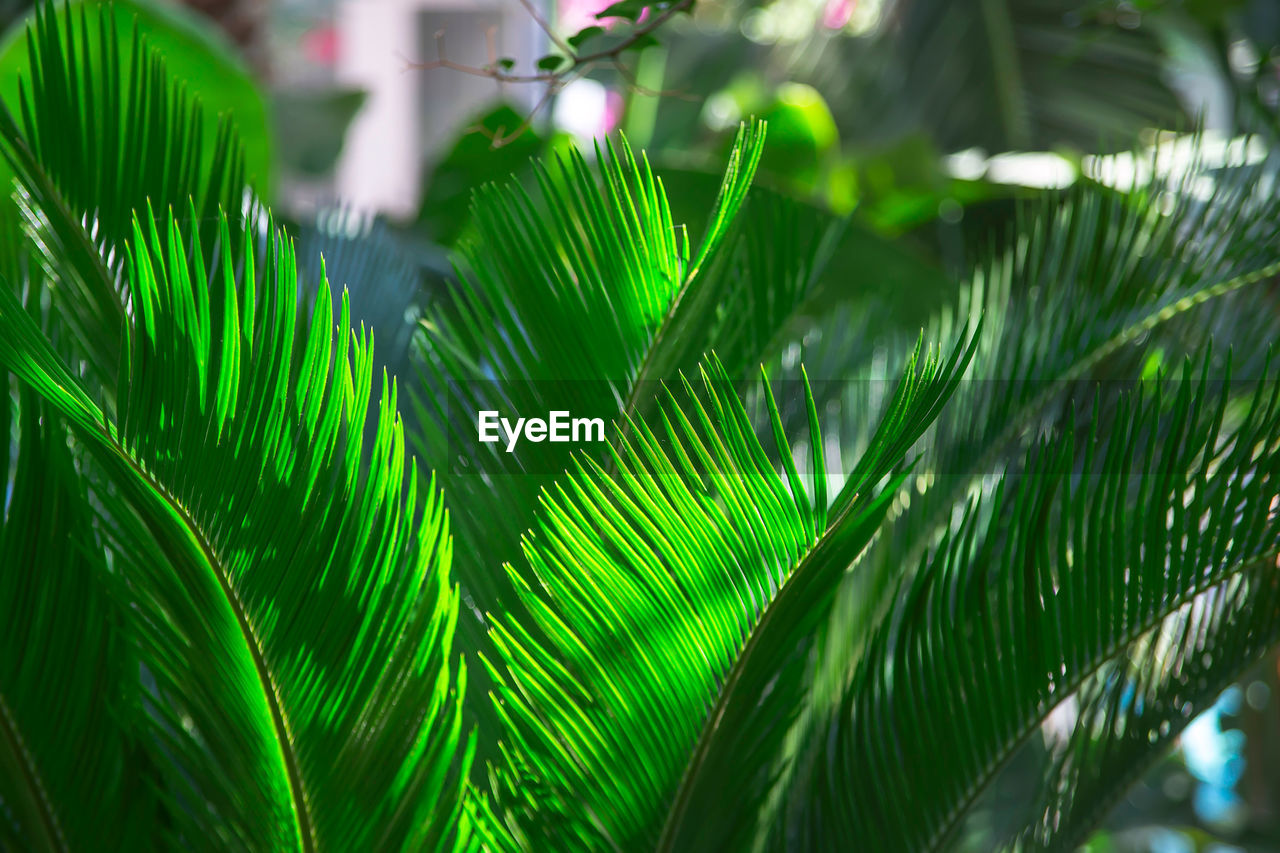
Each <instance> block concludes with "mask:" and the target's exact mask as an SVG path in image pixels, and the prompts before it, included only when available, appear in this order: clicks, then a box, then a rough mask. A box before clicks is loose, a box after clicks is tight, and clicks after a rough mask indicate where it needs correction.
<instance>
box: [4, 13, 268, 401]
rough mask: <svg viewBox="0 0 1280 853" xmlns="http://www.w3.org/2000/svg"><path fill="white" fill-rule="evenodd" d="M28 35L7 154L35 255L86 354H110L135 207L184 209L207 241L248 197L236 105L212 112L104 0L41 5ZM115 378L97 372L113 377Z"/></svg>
mask: <svg viewBox="0 0 1280 853" xmlns="http://www.w3.org/2000/svg"><path fill="white" fill-rule="evenodd" d="M26 41H27V52H28V56H29V66H28V69H27V73H26V74H25V75H24V76H23V77H22V78H21V79H20V80H19V90H18V98H19V103H18V105H17V107H16V109H17V111H18V115H17V116H16V117H15V116H14V115H13V114H12V113H11V112H10V111H9V108H8V107H5V106H4V105H0V153H2V154H3V155H4V158H5V160H6V161H7V162H8V164H9V166H10V168H12V170H13V172H14V175H15V176H16V178H17V180H18V182H19V186H20V190H19V199H18V202H19V212H20V214H21V221H22V225H23V227H24V229H25V230H26V231H27V232H28V233H29V234H31V235H32V236H33V237H34V238H35V239H33V240H32V241H31V244H32V247H33V248H34V249H36V250H37V251H36V256H37V258H38V260H39V261H40V263H41V264H42V265H43V266H44V267H45V268H46V270H47V271H48V272H49V273H50V274H51V277H52V278H53V279H54V280H55V281H56V282H59V283H60V285H61V286H60V287H55V288H53V289H52V292H53V293H54V294H55V297H56V298H57V299H58V300H59V301H60V302H61V303H62V306H61V307H62V310H61V312H60V315H61V316H62V317H63V318H64V319H65V321H66V322H67V323H68V324H69V325H70V326H71V328H73V329H75V331H76V335H75V339H76V342H77V345H78V346H79V347H81V348H82V349H83V350H84V351H85V354H86V355H87V356H88V359H87V360H88V362H89V363H90V364H105V363H114V362H115V361H116V360H117V359H118V358H119V351H120V350H119V348H120V345H121V341H120V328H121V326H122V324H123V322H124V316H125V311H126V307H125V306H126V305H127V304H128V300H129V294H128V292H127V287H126V286H125V285H124V284H123V282H122V276H121V271H122V268H123V264H124V247H125V244H126V242H127V241H128V240H129V239H130V237H131V233H132V232H131V229H132V221H133V217H134V215H135V212H138V213H143V212H145V211H146V210H148V209H149V208H148V206H147V205H148V203H150V204H151V205H152V207H153V208H154V209H155V210H159V211H161V212H166V211H175V212H176V213H177V215H180V216H184V217H185V216H187V215H188V213H190V217H191V219H192V220H193V221H194V222H197V223H199V226H198V227H199V228H200V229H201V230H202V235H203V236H204V238H205V245H212V244H213V237H214V235H215V233H216V228H217V222H218V214H219V210H222V211H227V212H228V213H229V214H230V215H232V216H233V219H232V221H233V223H237V222H238V221H239V219H240V213H241V211H242V209H243V207H244V205H245V198H244V195H245V191H246V187H247V183H246V181H247V177H246V174H245V160H244V153H243V147H242V145H241V143H240V140H239V137H238V135H237V132H236V130H235V127H234V125H233V124H232V122H231V120H230V119H229V118H227V117H221V118H217V119H215V118H213V117H207V116H206V115H205V114H204V111H203V109H202V107H201V104H200V101H199V100H198V99H197V98H195V97H193V96H192V95H191V94H190V93H189V92H188V91H187V90H186V89H185V88H184V87H183V86H181V85H180V84H179V83H178V82H177V81H175V80H174V79H173V78H172V77H171V76H170V75H169V74H168V73H167V72H166V70H165V61H164V58H163V57H162V56H161V55H160V54H159V52H158V51H156V50H155V49H153V48H152V47H151V46H150V45H149V44H148V43H147V40H146V38H145V37H143V36H142V35H141V34H140V31H139V29H138V26H137V24H136V22H135V24H134V26H133V29H132V32H131V35H129V36H128V38H126V37H125V34H122V33H121V32H120V30H119V22H118V17H117V14H116V11H115V10H114V9H113V8H112V7H111V6H109V5H99V4H96V3H81V4H77V5H75V6H72V5H70V4H69V3H68V4H67V5H65V6H62V7H59V6H57V5H56V4H54V3H48V4H44V5H40V6H37V7H36V10H35V15H34V20H33V21H32V23H31V24H30V25H29V27H28V28H27V30H26ZM215 126H216V131H215V130H214V127H215ZM211 139H212V140H213V145H212V147H210V145H209V141H210V140H211ZM258 177H261V176H258ZM6 204H7V203H6ZM240 230H241V229H240V228H239V227H236V228H233V229H232V234H233V237H235V238H236V239H237V240H239V239H240V237H239V231H240ZM162 233H163V229H162ZM238 255H239V250H238V247H237V249H236V251H235V252H233V256H237V257H238ZM111 378H112V377H98V379H99V381H100V382H101V383H102V384H103V385H104V386H106V387H108V388H109V387H110V380H111Z"/></svg>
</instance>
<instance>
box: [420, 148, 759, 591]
mask: <svg viewBox="0 0 1280 853" xmlns="http://www.w3.org/2000/svg"><path fill="white" fill-rule="evenodd" d="M762 141H763V127H762V126H759V125H753V126H751V127H748V128H744V129H743V131H742V132H741V133H740V135H739V139H738V144H737V145H736V146H735V148H734V153H733V155H732V156H731V158H730V163H729V167H728V169H727V171H726V174H725V177H724V182H723V185H722V188H721V192H720V196H719V199H718V200H717V202H716V204H715V208H714V210H713V213H712V216H711V217H710V223H709V225H708V228H707V233H706V235H705V236H704V237H703V239H702V241H701V243H700V244H699V245H698V248H697V249H694V250H691V248H690V244H689V241H688V238H687V235H685V233H684V230H683V229H682V228H678V227H676V226H675V225H674V224H673V223H672V221H671V216H670V212H669V210H668V206H667V200H666V196H665V194H664V192H663V190H662V184H661V181H660V180H659V179H658V178H657V177H655V176H654V174H653V172H652V170H650V168H649V166H648V164H647V162H646V161H644V159H643V158H641V159H639V160H637V159H636V157H635V156H634V155H633V153H632V151H631V149H630V148H629V147H628V146H627V145H626V143H625V141H624V142H623V143H622V144H621V147H615V146H614V145H613V144H612V143H610V144H609V145H608V146H607V147H606V149H605V150H604V151H602V152H599V153H600V156H599V160H600V163H601V171H602V173H603V180H602V181H601V182H600V183H597V181H596V179H595V178H594V177H593V176H592V174H591V171H590V169H589V168H588V166H587V164H586V161H585V160H584V159H583V158H582V157H581V155H579V154H577V153H576V152H574V153H572V154H571V155H570V156H569V158H568V160H567V162H564V161H562V162H561V163H560V168H559V169H558V170H557V171H555V172H553V171H551V170H548V169H545V168H543V167H541V166H538V167H537V168H536V169H535V174H536V179H537V184H538V198H537V200H536V201H535V199H534V198H533V197H532V196H530V195H529V194H528V193H527V192H526V191H525V190H524V189H523V188H522V187H521V186H520V185H518V184H511V185H507V186H489V187H485V188H483V189H481V190H480V191H478V193H477V196H476V199H475V202H474V205H473V211H472V220H473V223H472V224H473V235H472V238H470V239H469V240H468V241H467V242H465V243H464V245H463V246H462V247H461V250H460V262H459V268H458V282H457V285H456V288H455V290H454V293H453V294H452V298H451V299H449V300H446V301H444V303H443V304H441V305H439V306H435V307H433V309H432V310H431V311H430V312H429V314H428V316H427V318H426V320H425V321H424V327H425V334H424V335H423V336H421V339H420V340H421V342H422V345H423V348H424V356H425V362H426V373H425V377H424V379H425V384H426V386H427V388H428V389H429V391H428V393H427V394H426V397H427V398H428V399H426V400H424V401H422V407H423V417H422V420H423V421H424V423H426V424H435V425H436V426H435V428H428V429H427V430H426V432H427V434H426V436H425V437H424V440H423V443H422V453H423V456H424V457H425V458H428V459H432V460H436V461H438V462H439V463H440V464H441V466H443V465H444V464H445V463H446V461H447V463H448V465H449V468H450V475H449V476H448V477H446V479H445V486H446V488H447V490H448V492H449V494H450V496H451V501H452V506H453V507H454V508H455V519H456V525H457V529H458V535H459V536H460V537H461V539H462V541H463V542H465V543H466V548H465V549H464V550H465V555H463V554H460V558H461V559H460V565H459V572H460V578H461V580H462V582H463V584H464V586H465V588H466V590H467V593H468V595H469V596H471V597H473V598H474V600H475V602H476V604H477V606H478V607H480V608H482V609H484V608H491V607H498V606H499V605H501V604H507V605H514V604H515V603H516V599H515V596H514V591H513V590H512V589H511V587H510V584H509V583H507V581H506V579H505V576H502V575H500V573H498V572H496V571H495V567H496V566H498V565H500V564H501V562H502V561H503V560H509V559H511V558H512V557H514V556H515V555H516V553H517V551H518V547H519V546H518V543H519V537H520V534H521V533H522V532H523V531H524V530H525V529H526V528H527V526H528V525H529V523H530V522H531V520H532V512H533V508H534V505H535V499H536V495H537V492H538V489H539V488H540V487H541V486H542V485H543V484H544V482H545V481H546V479H547V478H548V477H552V476H555V475H556V474H558V473H560V472H561V471H563V470H564V469H565V468H566V467H567V465H568V463H569V451H568V450H567V449H566V446H565V445H563V444H553V443H549V442H544V443H542V444H537V445H533V444H530V445H528V446H527V447H524V448H523V451H524V452H522V453H520V454H508V453H506V452H504V448H503V447H502V446H501V445H496V444H481V443H479V442H478V441H477V438H476V421H475V418H476V415H477V413H478V412H480V411H500V412H503V413H508V414H511V413H521V414H524V413H532V412H537V413H546V412H551V411H568V412H572V413H573V415H574V417H583V418H601V419H603V420H604V421H606V422H608V421H612V420H614V419H616V418H619V417H620V416H621V415H623V414H624V413H631V412H634V411H636V410H637V407H638V406H640V405H641V403H643V402H644V401H645V400H646V396H645V395H646V394H650V395H651V394H652V393H653V391H654V386H655V384H656V380H659V379H663V378H666V377H668V376H670V375H672V374H671V373H670V372H669V370H668V368H669V366H670V365H669V364H668V360H669V359H670V358H671V357H672V353H673V352H674V351H676V350H677V349H678V350H679V352H680V353H682V354H683V355H682V357H684V358H689V359H690V361H689V362H688V363H690V364H691V363H696V359H697V358H698V357H700V355H701V350H699V351H698V352H697V353H695V354H693V355H692V356H690V355H689V354H688V353H686V352H685V348H686V345H687V343H688V342H689V341H698V342H699V343H700V344H701V343H703V342H705V341H706V340H707V335H706V333H705V329H704V331H703V332H702V333H700V334H699V333H697V332H696V331H693V330H691V329H690V328H689V327H688V325H687V322H686V320H689V319H692V320H693V321H694V322H701V323H703V324H704V325H709V324H710V323H711V322H712V320H713V318H714V314H713V313H712V312H710V311H705V310H701V309H703V308H706V307H708V302H707V299H708V295H707V294H708V285H709V284H710V282H709V281H707V280H706V276H704V275H702V271H703V270H704V269H706V268H707V267H708V266H710V265H712V264H714V263H715V260H716V256H717V251H718V250H719V248H720V247H721V246H722V245H723V243H724V240H725V237H726V234H727V233H728V232H729V230H730V225H731V223H732V220H733V218H734V216H735V214H736V213H737V211H738V209H739V208H740V207H741V205H742V203H743V200H744V197H745V195H746V192H747V189H748V187H749V185H750V182H751V178H752V175H753V173H754V169H755V163H756V161H757V160H758V159H759V156H760V150H761V144H762ZM716 292H723V291H716ZM717 301H718V300H717V299H716V298H715V293H714V292H713V293H711V296H710V302H709V306H710V307H712V308H714V306H715V304H716V302H717ZM695 303H696V304H695ZM695 309H696V310H695ZM676 328H679V329H682V330H683V332H684V333H687V334H682V335H672V334H668V333H669V332H670V331H671V330H673V329H676ZM664 339H665V340H668V341H669V342H670V343H671V345H670V346H667V345H664V344H663V343H662V342H661V341H662V340H664ZM640 389H644V390H643V391H641V390H640Z"/></svg>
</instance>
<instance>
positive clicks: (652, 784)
mask: <svg viewBox="0 0 1280 853" xmlns="http://www.w3.org/2000/svg"><path fill="white" fill-rule="evenodd" d="M969 354H970V352H969V351H966V350H965V349H964V348H963V347H957V348H956V350H955V351H954V353H953V354H952V356H951V357H950V358H949V359H946V360H934V359H927V360H924V361H918V360H917V359H913V360H912V362H911V364H910V365H909V368H908V370H907V372H906V373H905V375H904V377H903V379H902V381H901V383H900V385H899V388H898V390H897V392H896V394H895V399H894V403H893V405H892V406H891V407H890V410H889V412H888V414H887V415H886V417H885V418H884V420H883V421H882V423H881V426H880V429H879V430H878V432H877V435H876V438H875V441H873V442H872V446H871V447H870V449H869V450H868V453H867V455H866V456H865V457H864V459H863V460H862V464H861V465H860V466H859V468H858V470H857V471H856V472H855V473H854V474H853V476H851V478H850V482H849V485H848V487H847V488H846V489H845V491H844V492H843V494H842V495H841V496H839V497H837V499H836V500H835V502H834V503H833V504H832V506H831V508H830V516H828V507H827V505H826V501H825V499H823V500H818V501H815V499H814V497H813V495H815V494H816V495H823V496H825V494H826V490H825V484H824V482H823V478H824V470H825V469H824V466H823V462H822V459H821V456H820V454H821V447H822V445H821V441H820V439H819V437H818V436H811V447H813V448H815V451H816V453H817V454H818V455H817V456H816V458H815V459H814V460H813V461H812V463H811V467H812V470H813V471H815V472H816V476H815V479H814V482H813V483H812V484H806V483H805V482H803V481H802V480H801V479H800V478H799V476H798V474H797V472H796V469H795V467H794V466H793V465H788V466H784V469H783V470H784V473H785V479H783V475H780V474H779V473H778V471H777V470H775V468H774V467H773V466H772V464H770V463H769V461H768V459H767V457H766V455H765V452H764V449H763V448H762V446H761V444H760V443H759V441H758V440H757V439H756V436H755V433H754V431H753V430H752V428H751V424H750V421H749V419H748V417H747V413H746V411H745V409H744V408H743V407H742V404H741V402H740V400H739V398H738V396H737V393H736V392H735V391H734V390H733V383H732V381H731V380H730V378H729V377H728V376H727V374H725V373H724V371H723V368H720V367H719V366H716V367H715V368H714V369H713V371H712V373H711V375H710V376H708V375H707V374H705V373H704V375H703V379H704V385H705V401H704V399H702V398H700V397H699V396H698V395H696V394H695V393H694V391H693V388H692V386H690V385H688V384H687V383H686V384H685V389H684V390H685V393H684V394H682V395H681V396H680V398H677V397H676V396H675V395H671V396H670V397H669V398H667V400H666V403H665V405H664V406H663V408H662V410H661V417H660V423H661V427H660V428H659V429H658V430H657V431H655V430H654V429H651V428H650V427H649V426H648V424H647V423H646V422H645V421H643V420H641V421H633V422H630V423H629V424H628V427H629V428H628V429H627V430H626V431H625V432H623V434H622V435H621V436H620V439H619V442H620V444H619V447H618V449H617V450H615V451H613V452H612V453H611V462H612V468H613V470H614V471H615V473H614V474H613V475H610V474H608V473H606V472H605V470H604V468H602V467H601V466H600V465H599V464H597V463H595V462H594V461H593V460H592V459H590V457H585V456H584V457H580V458H579V459H577V460H576V461H575V467H574V470H573V472H572V474H571V475H570V476H568V477H567V478H566V479H565V480H563V481H562V482H560V483H559V484H557V486H556V487H555V489H554V490H553V491H548V492H546V493H545V494H544V496H543V499H542V506H541V512H540V514H539V519H538V524H537V525H536V527H535V528H534V530H532V531H531V532H530V533H529V534H528V535H527V536H526V538H525V540H524V556H525V559H526V560H527V562H528V565H529V569H528V570H527V571H521V570H518V569H516V568H512V567H509V575H510V577H511V578H512V582H513V583H515V584H518V585H519V588H520V589H521V592H522V597H523V601H524V604H525V607H526V609H527V611H528V612H529V613H530V614H532V619H533V621H534V623H535V624H536V626H537V629H538V630H539V632H540V634H541V636H542V637H545V639H538V638H535V637H534V636H533V634H532V633H531V632H530V630H529V629H528V628H527V627H526V626H525V625H524V624H522V621H521V620H520V619H518V618H512V617H510V616H507V615H504V614H497V613H495V614H490V618H491V620H492V625H493V641H494V645H495V646H496V647H497V650H498V654H499V655H500V658H501V664H502V666H501V667H497V666H490V675H491V677H492V678H493V679H494V681H495V683H496V684H497V685H498V686H497V690H496V694H495V701H496V703H497V710H498V713H499V715H500V717H501V718H502V719H504V720H505V721H506V723H507V726H508V729H507V731H508V734H509V738H508V739H507V740H506V741H505V742H504V745H503V751H504V759H503V762H502V764H501V766H499V767H497V768H495V770H494V771H493V773H494V778H495V784H494V791H493V793H494V796H495V798H496V801H497V804H498V807H499V809H500V813H501V814H502V815H503V817H504V818H505V819H506V820H507V821H508V822H509V824H508V829H509V831H510V833H511V837H512V838H513V839H515V840H516V842H517V843H520V844H523V845H524V846H527V847H531V848H532V849H541V848H543V847H545V846H547V845H548V844H555V845H557V846H558V847H559V848H560V849H582V850H594V849H602V848H613V849H640V848H642V847H645V846H650V845H652V844H653V843H655V842H656V843H657V844H658V846H659V849H664V850H666V849H711V847H707V846H706V845H707V844H708V843H710V844H711V845H712V846H713V847H714V846H715V845H716V843H721V844H722V843H723V842H724V840H725V838H727V837H730V836H731V835H732V834H733V833H734V832H735V831H736V828H737V827H738V826H739V825H741V824H742V823H743V817H744V816H745V815H749V814H750V813H751V812H752V808H753V803H752V801H751V799H750V797H751V796H752V795H754V794H757V793H758V791H759V789H760V788H762V787H763V785H762V784H761V781H762V780H760V779H759V774H758V772H757V771H758V769H759V767H760V766H761V764H760V762H759V759H760V757H761V756H762V755H769V754H771V752H772V751H773V750H774V749H776V748H777V747H778V744H777V742H776V738H777V737H778V736H779V735H785V733H786V731H787V727H786V725H785V724H784V725H775V726H774V727H772V728H766V729H764V730H756V731H754V732H752V733H748V732H747V731H746V730H744V729H743V728H742V727H741V726H740V725H739V723H740V722H741V717H742V716H744V715H747V714H750V713H752V712H753V711H754V710H755V709H756V708H758V707H759V706H760V705H761V704H762V703H764V704H766V705H770V706H772V708H773V710H775V711H778V713H779V715H780V716H781V717H782V718H783V720H784V722H785V718H786V711H785V710H783V709H781V708H779V707H778V705H777V703H778V702H782V703H784V704H791V705H794V702H795V701H796V699H797V697H796V696H795V695H793V694H788V695H784V696H781V697H779V696H778V694H774V695H773V697H772V699H771V698H770V689H769V685H770V683H771V682H772V681H773V680H774V678H775V675H776V673H777V671H776V669H775V666H776V664H777V657H778V656H779V655H780V654H783V653H784V652H785V651H786V649H787V644H786V640H788V639H790V638H794V637H795V636H796V635H802V634H804V633H805V632H806V631H808V630H811V629H812V628H813V627H814V626H815V625H816V624H818V623H819V622H820V620H821V618H822V614H823V613H824V612H825V604H826V602H828V601H829V597H830V593H831V592H832V591H833V590H834V588H835V585H836V583H837V582H838V579H839V577H840V575H841V574H842V573H843V571H844V569H845V567H847V566H848V565H849V563H850V562H852V560H853V559H854V557H855V556H856V555H857V554H858V553H859V552H860V551H861V550H862V548H864V547H865V545H866V543H867V542H868V541H869V540H870V538H871V536H872V535H873V534H874V532H875V530H876V528H877V526H878V521H879V519H880V518H882V517H883V511H884V509H885V508H886V506H887V502H888V500H890V499H891V498H892V496H893V495H894V494H895V493H896V490H897V486H898V485H899V484H900V483H901V481H902V478H903V477H904V476H905V475H904V474H903V473H901V471H900V466H901V464H902V462H903V459H904V456H905V454H906V452H907V451H908V450H909V448H910V447H911V445H912V444H913V443H914V442H915V440H916V439H917V438H918V437H919V436H920V434H921V433H923V431H924V430H925V429H926V428H927V426H928V424H929V423H930V422H931V421H932V419H933V417H935V416H936V414H937V412H938V409H939V408H940V406H941V404H942V402H943V401H944V400H945V399H946V397H947V395H948V394H949V393H950V391H951V390H952V389H953V387H954V382H955V380H956V377H957V375H958V373H959V372H960V371H962V370H963V368H964V361H965V359H966V358H967V357H968V355H969ZM917 356H919V353H917ZM770 408H771V411H772V413H773V414H774V415H775V417H776V415H777V410H776V407H772V406H771V407H770ZM775 423H777V421H776V420H775ZM810 426H811V429H814V430H816V429H817V420H816V413H813V412H812V411H811V414H810ZM775 440H776V442H777V445H778V447H777V448H776V450H777V452H778V453H779V455H780V458H782V459H784V460H786V461H787V462H788V463H789V462H790V460H791V452H790V448H789V447H787V440H786V438H785V436H784V435H783V434H782V431H781V427H780V424H779V428H778V430H777V432H776V435H775ZM886 478H888V482H887V484H886V483H885V482H884V481H885V479H886ZM828 519H830V520H828ZM529 575H532V576H533V577H534V578H535V579H536V580H535V583H536V586H535V585H533V584H531V583H529V582H526V581H525V580H524V578H525V577H527V576H529ZM748 737H755V738H758V739H759V741H758V742H755V743H752V744H751V745H750V748H748V749H746V750H743V749H741V747H742V742H743V739H744V738H748ZM766 766H767V765H766ZM728 789H732V790H728ZM672 802H674V806H673V807H672V808H671V810H670V813H669V814H668V813H667V811H666V806H667V805H668V804H669V803H672ZM708 802H718V803H720V804H722V805H721V807H720V808H719V809H718V810H717V809H714V808H713V809H711V810H708V809H707V808H706V805H707V804H708ZM724 803H729V804H731V805H730V806H728V807H727V808H726V807H725V806H724V805H723V804H724Z"/></svg>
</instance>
